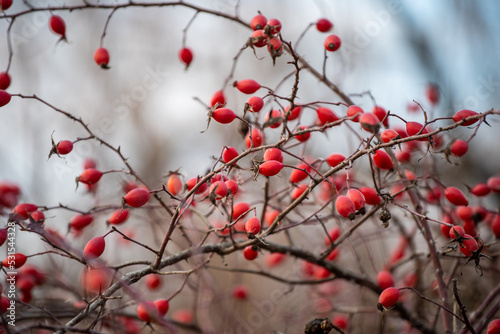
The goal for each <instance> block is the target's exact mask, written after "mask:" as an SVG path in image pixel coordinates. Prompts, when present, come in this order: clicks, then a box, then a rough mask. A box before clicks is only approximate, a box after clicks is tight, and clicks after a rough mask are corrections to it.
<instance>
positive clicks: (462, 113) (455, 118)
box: [453, 109, 479, 126]
mask: <svg viewBox="0 0 500 334" xmlns="http://www.w3.org/2000/svg"><path fill="white" fill-rule="evenodd" d="M475 115H479V114H478V113H477V112H475V111H472V110H469V109H464V110H460V111H458V112H457V113H455V115H453V121H454V122H455V123H458V122H460V121H461V120H463V119H465V118H467V117H470V116H475ZM477 121H479V119H473V120H470V121H466V122H464V123H462V124H460V125H461V126H467V125H472V124H474V123H476V122H477Z"/></svg>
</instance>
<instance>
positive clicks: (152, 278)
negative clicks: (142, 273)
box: [146, 274, 162, 290]
mask: <svg viewBox="0 0 500 334" xmlns="http://www.w3.org/2000/svg"><path fill="white" fill-rule="evenodd" d="M161 283H162V281H161V277H160V275H158V274H149V275H147V276H146V286H147V287H148V289H149V290H156V289H158V288H159V287H160V286H161Z"/></svg>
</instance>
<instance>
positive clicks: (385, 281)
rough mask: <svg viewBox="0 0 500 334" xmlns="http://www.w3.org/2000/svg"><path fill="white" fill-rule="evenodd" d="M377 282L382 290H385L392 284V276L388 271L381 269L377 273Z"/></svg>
mask: <svg viewBox="0 0 500 334" xmlns="http://www.w3.org/2000/svg"><path fill="white" fill-rule="evenodd" d="M377 283H378V286H379V287H380V288H381V289H382V290H385V289H387V288H390V287H393V286H394V278H393V277H392V274H391V273H390V272H388V271H387V270H382V271H381V272H379V273H378V275H377Z"/></svg>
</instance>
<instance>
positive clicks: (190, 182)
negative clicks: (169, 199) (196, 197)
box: [186, 177, 208, 194]
mask: <svg viewBox="0 0 500 334" xmlns="http://www.w3.org/2000/svg"><path fill="white" fill-rule="evenodd" d="M198 181H199V180H198V179H197V178H195V177H193V178H191V179H189V180H187V181H186V186H187V190H188V191H191V189H193V187H194V186H195V185H196V184H198ZM207 189H208V184H206V183H202V184H200V186H199V187H198V189H196V192H195V193H196V194H203V193H204V192H205V190H207Z"/></svg>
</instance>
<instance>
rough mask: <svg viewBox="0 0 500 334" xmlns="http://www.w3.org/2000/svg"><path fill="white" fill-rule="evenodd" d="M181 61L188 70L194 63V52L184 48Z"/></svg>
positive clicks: (180, 53) (181, 52) (181, 50)
mask: <svg viewBox="0 0 500 334" xmlns="http://www.w3.org/2000/svg"><path fill="white" fill-rule="evenodd" d="M179 59H180V60H181V61H182V62H183V63H184V64H185V65H186V70H187V69H188V67H189V65H190V64H191V62H192V61H193V51H191V49H189V48H182V49H180V51H179Z"/></svg>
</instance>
